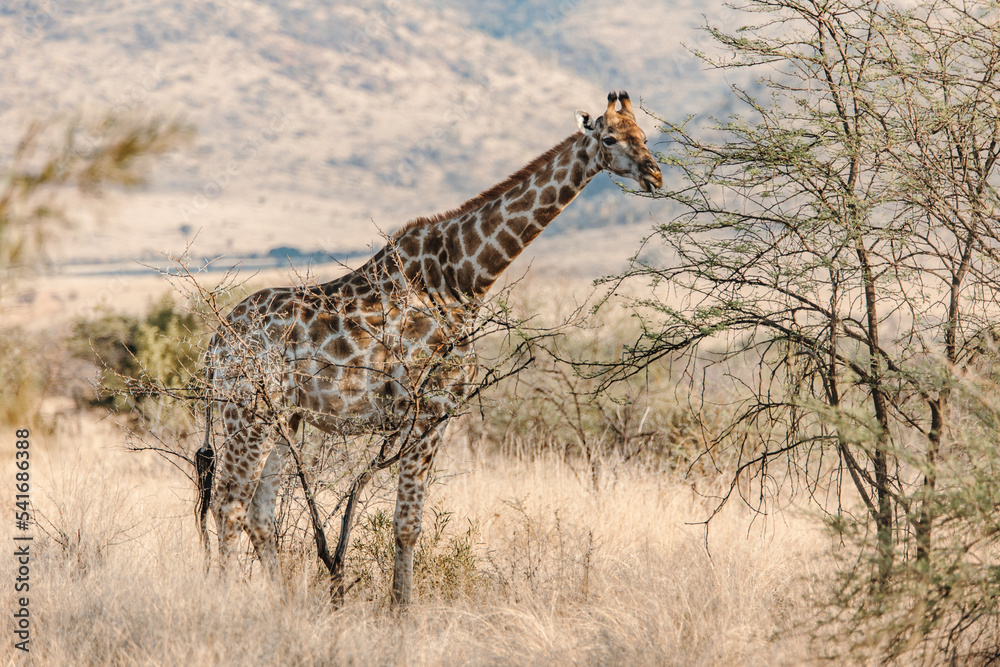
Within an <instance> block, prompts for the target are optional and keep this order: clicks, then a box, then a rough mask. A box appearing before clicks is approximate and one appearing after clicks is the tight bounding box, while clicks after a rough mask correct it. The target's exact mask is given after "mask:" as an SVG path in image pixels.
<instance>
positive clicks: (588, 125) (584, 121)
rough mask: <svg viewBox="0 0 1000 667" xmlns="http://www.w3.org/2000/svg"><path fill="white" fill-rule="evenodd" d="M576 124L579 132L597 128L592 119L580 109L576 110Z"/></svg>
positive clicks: (591, 130)
mask: <svg viewBox="0 0 1000 667" xmlns="http://www.w3.org/2000/svg"><path fill="white" fill-rule="evenodd" d="M576 126H577V127H578V128H580V131H581V132H593V131H594V130H596V129H597V126H595V125H594V119H593V118H591V117H590V114H589V113H587V112H586V111H584V110H582V109H577V110H576Z"/></svg>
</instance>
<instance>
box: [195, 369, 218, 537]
mask: <svg viewBox="0 0 1000 667" xmlns="http://www.w3.org/2000/svg"><path fill="white" fill-rule="evenodd" d="M211 383H212V370H211V369H209V370H208V373H207V383H206V385H207V386H209V387H210V386H211ZM194 462H195V468H196V469H197V471H198V502H197V505H196V507H195V513H196V514H197V516H198V531H199V532H200V533H201V543H202V546H203V547H204V548H205V553H206V555H208V553H209V544H208V526H207V525H206V524H205V517H206V515H207V514H208V507H209V505H210V504H211V502H212V481H213V479H214V477H215V449H213V448H212V401H211V399H209V398H206V399H205V443H204V444H203V445H202V446H201V449H199V450H198V451H197V452H195V455H194Z"/></svg>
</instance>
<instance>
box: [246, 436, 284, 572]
mask: <svg viewBox="0 0 1000 667" xmlns="http://www.w3.org/2000/svg"><path fill="white" fill-rule="evenodd" d="M287 449H288V444H287V443H285V442H279V443H278V444H277V445H276V446H275V447H274V448H273V449H272V450H271V453H270V454H269V455H268V457H267V462H266V463H265V464H264V469H263V471H262V472H261V476H260V482H259V483H258V484H257V490H256V491H254V494H253V498H252V499H251V500H250V507H249V511H248V512H247V517H246V531H247V534H248V535H249V536H250V541H251V543H253V547H254V550H255V551H256V552H257V558H259V559H260V562H261V565H263V566H264V569H265V570H266V571H267V573H268V575H269V576H270V577H271V579H273V580H275V581H280V579H281V570H280V568H279V565H278V540H277V531H276V523H275V505H276V503H277V498H278V489H279V486H280V484H281V469H282V467H283V466H282V463H283V461H284V459H285V456H286V453H287Z"/></svg>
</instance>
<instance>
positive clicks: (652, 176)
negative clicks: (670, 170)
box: [639, 164, 663, 193]
mask: <svg viewBox="0 0 1000 667" xmlns="http://www.w3.org/2000/svg"><path fill="white" fill-rule="evenodd" d="M639 182H640V183H641V184H642V187H643V188H644V189H645V190H646V192H650V193H652V192H655V191H656V190H658V189H659V188H662V187H663V174H662V173H661V172H660V168H659V167H657V166H656V164H647V165H646V166H645V167H644V168H643V170H642V175H641V176H640V181H639Z"/></svg>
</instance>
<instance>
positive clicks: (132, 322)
mask: <svg viewBox="0 0 1000 667" xmlns="http://www.w3.org/2000/svg"><path fill="white" fill-rule="evenodd" d="M206 340H207V333H206V327H205V326H204V324H203V323H202V320H201V318H200V317H198V315H196V314H195V313H192V312H182V311H180V310H179V309H178V308H177V305H176V303H175V302H174V300H173V298H172V297H171V296H170V295H165V296H164V297H163V298H161V299H160V300H159V301H158V302H157V303H156V304H154V305H153V306H152V307H151V308H150V310H149V312H148V313H147V314H146V315H145V316H144V317H135V316H132V315H126V314H122V313H113V312H105V313H102V314H100V315H98V316H97V317H93V318H88V319H81V320H78V321H77V322H76V323H75V324H74V325H73V329H72V333H71V334H70V336H69V338H68V339H67V347H68V349H69V350H70V352H71V353H72V354H73V355H74V356H76V357H78V358H81V359H86V360H89V361H92V362H93V363H95V364H96V365H97V366H98V368H99V369H100V386H99V387H98V389H97V394H96V396H95V398H94V399H92V401H91V404H92V405H95V406H102V407H106V408H108V409H110V410H112V411H114V412H131V411H136V410H138V411H140V412H141V410H142V408H143V406H144V405H145V404H147V403H148V402H149V399H150V398H152V397H154V396H161V395H163V394H171V393H174V392H178V391H180V390H183V389H184V388H185V387H187V386H188V385H189V384H190V382H191V380H192V379H193V378H195V377H196V376H197V374H198V373H199V360H200V358H201V356H202V350H203V348H204V346H205V342H206Z"/></svg>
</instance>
